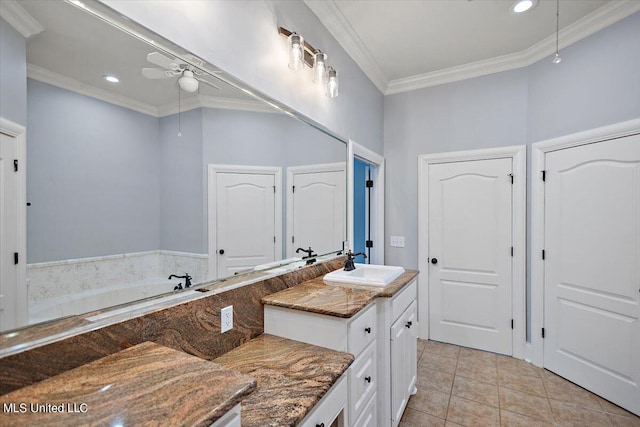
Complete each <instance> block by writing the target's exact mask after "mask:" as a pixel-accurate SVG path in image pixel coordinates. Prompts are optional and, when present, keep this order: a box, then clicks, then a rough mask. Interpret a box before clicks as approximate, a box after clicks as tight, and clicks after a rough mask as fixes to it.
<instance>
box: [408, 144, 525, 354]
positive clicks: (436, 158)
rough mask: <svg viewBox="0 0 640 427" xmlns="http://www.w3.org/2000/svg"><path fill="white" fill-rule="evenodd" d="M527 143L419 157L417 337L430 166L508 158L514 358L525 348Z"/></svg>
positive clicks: (424, 334)
mask: <svg viewBox="0 0 640 427" xmlns="http://www.w3.org/2000/svg"><path fill="white" fill-rule="evenodd" d="M526 154H527V151H526V146H524V145H519V146H510V147H498V148H489V149H481V150H468V151H459V152H450V153H438V154H427V155H421V156H418V268H419V269H420V271H421V274H420V275H419V276H418V323H419V336H420V337H421V338H423V339H427V338H429V313H428V307H429V300H428V295H429V293H428V289H429V274H428V271H429V262H428V258H429V247H428V242H429V226H428V224H429V216H428V213H429V195H428V189H429V185H428V180H429V165H430V164H437V163H450V162H461V161H471V160H488V159H498V158H511V159H512V166H513V206H512V226H513V230H512V231H513V232H512V239H513V240H512V243H513V259H512V262H513V264H512V313H513V321H514V327H513V353H512V355H513V357H515V358H518V359H523V358H524V356H525V347H526V331H527V324H526V323H527V322H526V321H527V315H526V254H527V251H526V234H527V231H526V212H527V206H526V200H527V199H526V191H527V187H526V178H527V171H526Z"/></svg>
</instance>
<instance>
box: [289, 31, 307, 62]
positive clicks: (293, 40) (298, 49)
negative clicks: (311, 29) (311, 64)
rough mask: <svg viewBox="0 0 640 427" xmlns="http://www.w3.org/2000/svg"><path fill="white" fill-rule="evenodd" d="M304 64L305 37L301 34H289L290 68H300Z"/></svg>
mask: <svg viewBox="0 0 640 427" xmlns="http://www.w3.org/2000/svg"><path fill="white" fill-rule="evenodd" d="M303 65H304V38H303V37H302V36H301V35H300V34H296V33H291V35H290V36H289V68H291V69H292V70H299V69H301V68H302V67H303Z"/></svg>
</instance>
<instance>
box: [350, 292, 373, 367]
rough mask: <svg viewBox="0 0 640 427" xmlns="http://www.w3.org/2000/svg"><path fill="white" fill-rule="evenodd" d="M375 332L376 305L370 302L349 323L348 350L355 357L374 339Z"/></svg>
mask: <svg viewBox="0 0 640 427" xmlns="http://www.w3.org/2000/svg"><path fill="white" fill-rule="evenodd" d="M376 334H377V318H376V305H375V304H370V305H369V307H368V308H365V309H364V311H363V312H362V313H361V314H360V315H359V316H358V317H357V318H356V319H354V320H353V321H352V322H351V324H350V325H349V338H348V340H349V345H348V352H349V353H351V354H353V355H354V356H356V357H357V356H358V355H359V354H360V352H361V351H362V350H363V349H364V348H365V347H366V346H367V345H369V343H371V342H372V341H373V340H375V339H376Z"/></svg>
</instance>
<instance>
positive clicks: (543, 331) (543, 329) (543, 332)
mask: <svg viewBox="0 0 640 427" xmlns="http://www.w3.org/2000/svg"><path fill="white" fill-rule="evenodd" d="M542 338H544V328H542Z"/></svg>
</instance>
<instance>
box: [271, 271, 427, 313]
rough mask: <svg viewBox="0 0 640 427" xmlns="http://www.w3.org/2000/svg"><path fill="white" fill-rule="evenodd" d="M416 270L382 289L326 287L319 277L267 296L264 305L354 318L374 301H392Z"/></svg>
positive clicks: (333, 285)
mask: <svg viewBox="0 0 640 427" xmlns="http://www.w3.org/2000/svg"><path fill="white" fill-rule="evenodd" d="M417 275H418V271H416V270H407V271H405V272H404V273H403V274H402V275H401V276H400V277H398V278H397V279H396V280H394V281H393V282H391V283H390V284H389V285H387V286H385V287H384V288H379V287H374V286H362V285H352V284H346V283H345V284H342V283H337V282H336V283H331V284H326V283H324V281H323V280H322V276H319V277H316V278H314V279H311V280H307V281H306V282H303V283H301V284H299V285H297V286H294V287H291V288H288V289H285V290H283V291H280V292H277V293H274V294H271V295H267V296H265V297H264V298H262V303H263V304H268V305H275V306H278V307H285V308H291V309H294V310H303V311H309V312H312V313H318V314H326V315H329V316H335V317H343V318H347V317H353V316H354V315H355V314H356V313H358V312H359V311H360V310H362V309H363V308H364V307H366V306H367V305H368V304H369V303H370V302H371V301H373V299H375V298H391V297H393V296H394V295H396V294H397V293H398V292H399V291H400V290H402V288H404V287H405V286H406V285H407V284H409V283H410V282H411V281H412V280H413V279H414V278H415V277H416V276H417Z"/></svg>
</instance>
